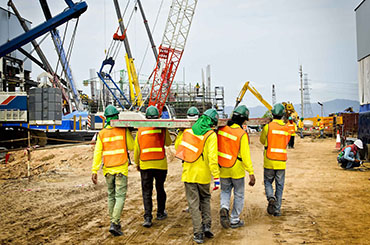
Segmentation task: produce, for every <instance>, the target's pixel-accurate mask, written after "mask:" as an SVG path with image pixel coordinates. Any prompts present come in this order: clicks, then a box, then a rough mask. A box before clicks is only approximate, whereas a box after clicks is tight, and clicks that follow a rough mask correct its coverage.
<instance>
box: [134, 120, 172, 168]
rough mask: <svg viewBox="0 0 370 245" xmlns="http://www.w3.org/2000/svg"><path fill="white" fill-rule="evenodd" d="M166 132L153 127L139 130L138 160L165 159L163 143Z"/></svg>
mask: <svg viewBox="0 0 370 245" xmlns="http://www.w3.org/2000/svg"><path fill="white" fill-rule="evenodd" d="M165 136H166V130H165V129H161V128H155V127H147V128H145V127H144V128H139V130H138V132H137V137H139V138H138V143H139V146H140V160H142V161H149V160H161V159H164V158H165V157H166V154H165V149H164V143H165Z"/></svg>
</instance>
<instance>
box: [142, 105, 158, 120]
mask: <svg viewBox="0 0 370 245" xmlns="http://www.w3.org/2000/svg"><path fill="white" fill-rule="evenodd" d="M145 117H146V118H148V119H158V118H159V111H158V109H157V107H155V106H152V105H151V106H149V107H148V108H146V111H145Z"/></svg>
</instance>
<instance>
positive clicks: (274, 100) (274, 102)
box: [272, 84, 276, 105]
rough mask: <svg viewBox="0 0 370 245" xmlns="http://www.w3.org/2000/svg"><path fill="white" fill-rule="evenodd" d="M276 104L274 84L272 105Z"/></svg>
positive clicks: (273, 85)
mask: <svg viewBox="0 0 370 245" xmlns="http://www.w3.org/2000/svg"><path fill="white" fill-rule="evenodd" d="M275 104H276V92H275V84H272V105H275Z"/></svg>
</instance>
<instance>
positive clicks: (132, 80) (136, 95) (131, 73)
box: [125, 54, 143, 106]
mask: <svg viewBox="0 0 370 245" xmlns="http://www.w3.org/2000/svg"><path fill="white" fill-rule="evenodd" d="M125 60H126V67H127V74H128V81H129V85H130V94H131V101H132V102H133V104H134V101H135V99H136V105H138V106H141V105H142V104H143V97H142V95H141V90H140V85H139V80H138V78H137V74H136V69H135V64H134V59H133V58H128V56H127V54H126V55H125ZM134 88H135V91H134Z"/></svg>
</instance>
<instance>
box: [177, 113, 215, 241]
mask: <svg viewBox="0 0 370 245" xmlns="http://www.w3.org/2000/svg"><path fill="white" fill-rule="evenodd" d="M217 123H218V113H217V111H216V110H215V109H208V110H206V111H205V112H204V114H203V115H202V116H201V117H200V118H199V119H198V120H197V121H196V122H195V124H194V125H193V126H192V128H191V129H185V130H184V133H183V134H182V135H181V136H178V137H179V139H178V140H177V141H176V144H175V148H176V149H177V150H176V157H177V158H180V159H181V160H182V161H183V165H182V167H183V171H182V177H181V180H182V181H183V182H184V185H185V192H186V199H187V201H188V206H189V209H190V214H191V218H192V221H193V233H194V236H193V240H194V241H195V242H196V243H203V242H204V236H206V237H207V238H212V237H213V236H214V235H213V233H212V231H211V223H212V222H211V203H210V201H211V194H210V190H209V188H210V182H211V177H212V176H211V175H213V179H214V188H213V190H217V189H218V188H219V186H220V180H219V175H220V170H219V167H218V159H217V136H216V133H215V132H214V131H213V129H212V127H214V126H216V125H217Z"/></svg>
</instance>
